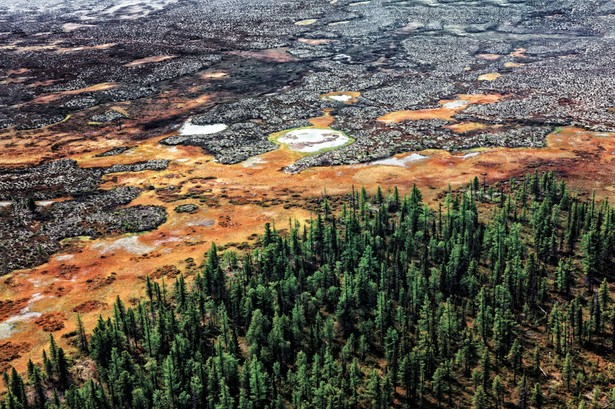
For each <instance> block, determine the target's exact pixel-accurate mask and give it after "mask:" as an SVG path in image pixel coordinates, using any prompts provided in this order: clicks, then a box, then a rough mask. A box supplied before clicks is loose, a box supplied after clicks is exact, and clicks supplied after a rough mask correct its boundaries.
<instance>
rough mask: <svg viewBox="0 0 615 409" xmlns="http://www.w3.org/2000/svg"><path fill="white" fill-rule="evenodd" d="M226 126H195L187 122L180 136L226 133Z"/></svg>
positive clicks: (180, 131)
mask: <svg viewBox="0 0 615 409" xmlns="http://www.w3.org/2000/svg"><path fill="white" fill-rule="evenodd" d="M226 128H228V125H226V124H212V125H195V124H193V123H192V122H191V121H190V120H188V121H186V123H184V124H183V125H182V127H181V128H180V129H179V134H180V135H211V134H215V133H218V132H222V131H224V130H225V129H226Z"/></svg>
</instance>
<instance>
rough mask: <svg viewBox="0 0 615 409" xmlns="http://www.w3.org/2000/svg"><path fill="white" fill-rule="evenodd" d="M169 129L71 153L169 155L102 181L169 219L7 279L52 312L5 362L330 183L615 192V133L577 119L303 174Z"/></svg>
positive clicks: (344, 187)
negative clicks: (546, 186)
mask: <svg viewBox="0 0 615 409" xmlns="http://www.w3.org/2000/svg"><path fill="white" fill-rule="evenodd" d="M463 98H467V99H466V100H470V101H473V102H477V101H483V102H484V101H486V102H489V101H494V100H497V98H499V96H490V97H488V98H487V97H485V96H460V99H463ZM485 98H486V99H485ZM444 103H445V102H443V104H444ZM442 109H444V108H442ZM446 110H447V111H450V112H447V114H448V115H452V113H453V112H455V109H446ZM324 118H329V117H328V116H327V114H325V116H324V117H323V118H320V119H319V120H322V121H324ZM327 120H329V119H327ZM166 136H167V135H165V136H162V137H157V138H150V139H148V140H145V141H143V142H141V143H140V144H138V145H136V146H134V148H133V149H131V150H130V151H127V152H125V153H123V154H121V155H117V156H109V157H100V158H97V157H95V156H94V155H95V154H96V153H100V152H103V151H104V150H106V149H108V148H109V147H111V146H113V144H109V145H107V146H103V145H101V147H100V150H97V151H93V152H90V153H87V154H83V153H81V154H74V155H71V157H72V158H74V159H76V160H77V161H78V163H79V165H80V166H83V167H91V166H110V165H114V164H118V163H133V162H137V161H142V160H149V159H169V160H170V161H171V162H170V165H169V168H168V169H167V170H165V171H162V172H154V171H147V172H131V173H121V174H111V175H107V176H106V178H105V179H104V181H103V182H104V183H103V188H112V187H114V186H123V185H129V186H139V187H142V188H144V189H145V190H144V192H143V193H142V194H141V195H140V196H139V197H138V198H137V199H136V200H134V201H133V202H132V203H131V205H138V204H145V205H158V206H164V207H165V208H166V210H167V212H168V215H169V217H168V220H167V221H166V222H165V223H164V224H163V225H162V226H160V227H159V228H158V229H156V230H154V231H151V232H145V233H142V234H137V235H123V236H116V237H107V238H102V239H95V240H92V239H89V238H76V239H71V240H67V242H66V247H65V249H64V250H63V252H62V253H60V254H57V255H55V256H54V257H52V258H51V260H50V261H49V262H48V263H46V264H44V265H41V266H39V267H36V268H33V269H28V270H21V271H16V272H13V273H12V274H10V275H8V276H5V277H3V278H2V280H3V281H2V282H3V285H2V286H0V300H21V301H20V302H18V303H17V304H19V305H17V304H16V305H14V306H13V307H14V308H11V311H14V312H13V313H16V312H17V311H18V310H17V308H21V307H23V305H24V303H28V300H31V299H32V297H33V296H35V295H36V294H41V295H42V296H43V297H42V298H38V300H37V301H34V302H31V303H30V304H29V307H30V309H31V310H32V311H34V312H40V313H43V314H44V315H43V317H45V318H43V319H41V320H39V322H38V324H37V323H36V319H32V320H30V321H24V322H21V323H19V324H18V326H17V327H16V329H15V332H14V333H13V334H12V335H11V336H10V337H9V338H7V339H4V340H1V341H0V342H4V343H5V344H3V345H5V347H4V348H6V350H7V351H8V352H6V353H3V352H2V345H0V362H3V361H4V362H5V363H4V365H8V362H10V364H11V365H15V366H16V367H17V369H18V370H20V371H23V370H25V366H26V363H27V360H28V359H29V358H34V359H38V358H39V357H40V354H41V350H42V348H43V347H44V346H45V345H46V343H47V337H48V332H45V331H44V329H45V328H47V330H49V331H53V333H54V334H56V338H59V341H60V344H62V345H65V346H66V340H65V339H63V338H61V335H62V334H66V333H68V332H70V331H73V330H74V329H75V316H76V314H77V312H80V313H81V314H82V317H83V320H84V322H85V324H86V326H87V327H88V328H92V326H93V325H94V324H95V321H96V319H97V317H98V315H99V314H101V313H102V314H107V313H108V312H109V307H110V306H111V305H112V303H113V302H114V300H115V298H116V297H117V296H120V297H121V298H122V299H124V300H125V301H126V302H128V303H130V302H135V301H136V300H138V299H139V298H140V297H142V296H143V293H144V292H143V280H144V277H145V276H146V275H155V276H156V277H166V279H167V280H172V278H173V277H174V276H176V275H177V273H178V269H179V271H181V272H184V273H186V274H188V275H190V274H193V273H194V271H195V269H196V268H197V265H198V264H200V262H201V260H202V256H203V254H204V253H205V252H206V251H207V250H208V248H209V247H210V245H211V243H212V242H216V243H217V244H220V245H228V244H229V243H231V244H232V243H234V246H235V247H236V248H237V247H239V248H243V247H244V245H243V244H242V243H253V240H254V237H255V236H254V234H255V233H260V232H261V229H262V225H263V224H264V223H265V222H274V223H275V224H276V226H277V227H278V228H280V229H283V228H285V227H286V226H288V223H289V220H290V219H298V220H305V219H308V218H309V217H311V214H310V212H309V211H308V210H306V208H305V206H302V205H303V204H305V203H306V201H307V200H311V199H313V198H314V197H318V196H320V195H321V194H322V192H323V190H325V189H326V191H327V193H328V194H330V195H339V194H345V193H348V192H349V191H350V190H351V189H352V187H353V186H355V187H359V186H366V187H367V188H368V189H370V190H374V189H375V188H376V186H378V185H380V186H383V187H384V188H385V189H387V188H392V187H393V186H398V187H400V190H401V191H402V193H403V192H406V191H408V189H410V188H411V186H412V185H413V184H414V183H416V184H417V185H418V186H419V187H420V188H422V189H423V192H424V195H425V198H426V200H427V201H429V202H433V201H434V200H435V198H436V197H437V196H438V195H439V194H440V193H441V192H442V190H443V189H445V188H446V187H447V186H448V185H449V184H450V185H451V186H452V187H453V188H457V187H459V186H461V185H463V184H465V183H467V182H468V181H469V180H470V179H471V178H473V177H474V176H479V177H480V178H481V179H483V178H484V179H486V180H487V181H488V182H493V181H496V180H502V179H508V178H509V177H511V176H520V175H522V174H523V173H525V172H527V171H528V169H530V170H531V169H534V168H536V169H539V170H553V171H556V172H558V173H559V174H561V175H563V176H565V177H566V178H567V180H568V181H569V184H570V185H571V186H572V187H573V188H576V189H580V190H583V191H586V192H587V191H590V190H592V189H595V190H596V191H597V193H598V195H599V196H602V197H605V196H609V195H613V194H614V193H615V186H614V185H613V183H612V181H613V175H615V137H614V135H611V134H608V135H605V134H597V133H592V132H588V131H584V130H580V129H576V128H565V129H563V130H562V131H560V132H558V133H553V134H551V135H549V136H548V138H547V147H545V148H536V149H508V148H493V149H478V150H475V151H472V152H470V154H464V153H449V152H445V151H440V150H427V151H422V152H418V153H420V154H421V155H424V156H426V157H427V158H426V159H424V160H421V161H417V162H411V163H408V164H407V165H406V167H399V166H386V165H352V166H338V167H323V168H313V169H308V170H306V171H304V172H302V173H300V174H287V173H284V172H282V171H281V169H282V168H283V167H285V166H287V165H289V164H291V163H293V162H294V161H296V160H297V159H298V158H299V157H301V155H300V154H298V153H295V152H292V151H290V150H288V149H278V150H275V151H272V152H269V153H265V154H263V155H260V156H258V157H256V158H252V159H250V160H248V161H245V162H243V163H239V164H235V165H222V164H219V163H216V162H214V161H213V160H212V158H211V157H209V156H207V155H205V154H203V152H202V150H201V149H200V148H197V147H184V146H177V147H169V146H164V145H161V144H159V141H160V139H162V138H163V137H166ZM114 144H115V142H114ZM405 155H407V154H405ZM405 155H398V156H405ZM189 203H190V204H195V205H197V206H198V207H199V209H198V211H197V212H195V213H192V214H188V213H177V212H175V210H174V209H175V207H176V206H178V205H180V204H189ZM231 247H232V246H231ZM175 267H177V268H178V269H177V268H175ZM6 305H7V306H8V304H6ZM62 324H63V325H64V327H63V328H61V327H62ZM16 351H17V352H16Z"/></svg>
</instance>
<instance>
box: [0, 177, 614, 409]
mask: <svg viewBox="0 0 615 409" xmlns="http://www.w3.org/2000/svg"><path fill="white" fill-rule="evenodd" d="M614 222H615V208H613V207H612V206H610V205H609V204H608V202H606V201H603V202H597V201H596V200H595V199H594V198H593V197H592V198H587V199H582V198H579V197H577V196H575V195H573V194H571V193H570V192H569V190H568V188H567V186H566V183H565V182H564V181H560V180H557V179H556V178H555V177H554V175H553V174H552V173H544V174H538V173H534V174H530V175H527V176H526V177H524V178H522V179H521V180H510V181H508V182H506V183H500V184H497V185H494V186H486V185H485V184H484V183H483V184H481V183H480V181H479V180H478V179H474V180H473V181H472V182H471V183H470V184H468V185H467V186H466V187H464V188H463V189H459V190H457V191H451V190H449V191H448V192H447V194H446V195H445V197H444V198H443V199H442V200H440V201H439V203H438V205H437V208H435V209H434V208H430V207H429V206H427V205H426V204H425V203H424V202H423V198H422V194H421V192H420V191H419V190H418V189H417V188H416V187H414V188H413V189H412V190H411V191H410V192H409V193H408V194H407V195H404V196H403V197H402V196H401V195H400V193H399V191H398V190H397V189H394V190H392V191H388V192H383V191H382V190H381V189H378V190H377V192H376V193H375V194H373V195H370V194H368V192H367V191H366V190H365V189H361V190H359V191H353V192H352V194H349V195H348V196H347V197H345V200H344V203H343V205H340V206H337V208H335V209H334V206H333V204H332V202H331V201H330V200H329V199H328V198H326V197H324V198H323V199H322V201H321V209H320V211H319V213H318V214H317V215H315V216H314V218H313V219H312V220H310V221H309V222H307V223H305V224H300V223H298V222H294V221H293V222H290V223H289V226H288V228H287V229H284V231H279V230H278V229H276V227H275V226H272V225H270V224H266V225H265V226H264V231H263V233H262V236H260V240H259V243H258V245H256V246H255V247H256V248H254V249H253V250H252V251H250V252H246V253H243V254H237V253H234V252H230V251H227V252H224V253H221V252H219V251H218V250H217V248H216V246H215V245H212V246H211V249H210V250H209V252H208V253H207V255H206V256H205V258H204V262H203V265H202V268H201V270H200V271H199V272H198V274H196V275H195V276H193V277H184V276H183V275H180V276H179V277H177V279H176V280H175V281H174V282H172V283H168V282H165V281H164V280H162V281H154V280H150V279H149V278H148V279H147V281H146V288H145V294H144V297H143V299H142V301H141V302H139V303H138V304H136V305H131V306H127V305H126V304H125V303H124V302H123V301H122V300H120V299H119V298H118V299H117V301H116V302H115V304H114V306H113V314H112V316H110V317H108V318H104V317H102V316H101V317H100V318H99V319H98V323H97V325H96V327H95V328H94V329H93V330H91V332H90V333H87V331H86V329H85V328H84V326H83V323H82V322H81V320H80V319H78V326H77V328H78V329H77V331H75V333H73V334H72V335H73V337H72V340H73V343H74V345H75V351H74V352H73V351H71V354H70V356H67V354H66V352H65V351H64V350H63V349H62V348H61V347H59V346H58V345H57V344H56V342H55V340H54V339H53V337H51V339H50V345H49V348H48V350H47V351H45V352H44V354H43V357H42V362H41V363H37V364H35V363H33V362H32V361H31V362H30V363H29V364H28V371H27V374H26V375H25V376H22V375H20V374H18V373H17V372H16V371H15V370H14V369H13V370H12V371H10V372H8V373H5V374H4V382H5V385H6V389H7V392H6V395H5V397H4V398H3V401H2V403H1V404H0V408H2V409H29V408H32V409H35V408H36V409H43V408H75V409H77V408H79V409H81V408H86V409H90V408H91V409H98V408H100V409H103V408H105V409H107V408H133V409H145V408H161V409H166V408H181V409H188V408H208V409H227V408H229V409H230V408H241V409H259V408H272V409H273V408H283V407H294V408H322V409H325V408H327V409H328V408H387V407H407V408H412V407H470V406H471V407H473V408H475V409H483V408H503V407H518V408H529V407H535V408H542V407H553V406H559V407H575V408H576V407H593V406H592V405H595V407H602V406H599V405H604V404H606V403H608V402H610V404H611V405H615V388H613V389H611V386H610V385H613V383H614V382H615V371H614V370H613V369H614V366H613V364H612V363H609V361H611V362H612V361H613V358H614V357H615V303H613V301H612V299H611V293H612V290H611V287H612V284H613V267H614V259H613V255H614V254H615V228H614ZM610 286H611V287H610ZM588 395H590V396H591V399H590V398H588V397H587V396H588Z"/></svg>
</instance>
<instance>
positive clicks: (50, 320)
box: [34, 312, 66, 332]
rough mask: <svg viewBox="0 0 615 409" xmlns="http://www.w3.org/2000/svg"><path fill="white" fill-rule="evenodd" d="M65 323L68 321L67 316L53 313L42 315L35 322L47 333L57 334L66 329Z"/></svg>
mask: <svg viewBox="0 0 615 409" xmlns="http://www.w3.org/2000/svg"><path fill="white" fill-rule="evenodd" d="M64 321H66V315H64V314H63V313H61V312H52V313H49V314H43V315H41V316H40V317H38V318H37V319H36V320H35V321H34V322H35V323H36V325H38V326H39V327H41V328H42V330H43V331H45V332H56V331H59V330H61V329H63V328H64Z"/></svg>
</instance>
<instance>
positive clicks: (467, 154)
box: [461, 152, 480, 159]
mask: <svg viewBox="0 0 615 409" xmlns="http://www.w3.org/2000/svg"><path fill="white" fill-rule="evenodd" d="M478 155H480V152H468V153H466V154H465V155H463V156H462V157H461V158H462V159H468V158H473V157H475V156H478Z"/></svg>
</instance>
